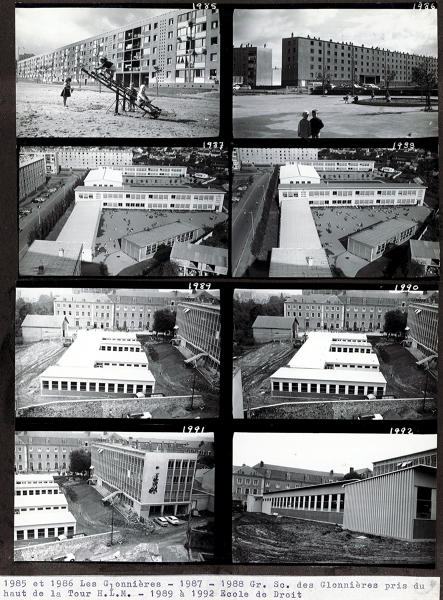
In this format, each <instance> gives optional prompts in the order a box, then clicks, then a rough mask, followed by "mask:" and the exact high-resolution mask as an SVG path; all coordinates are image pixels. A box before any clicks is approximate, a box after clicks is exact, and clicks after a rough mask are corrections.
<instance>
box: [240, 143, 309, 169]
mask: <svg viewBox="0 0 443 600" xmlns="http://www.w3.org/2000/svg"><path fill="white" fill-rule="evenodd" d="M235 150H236V157H237V160H238V165H239V168H240V167H241V166H242V165H245V166H246V165H284V164H285V163H287V162H291V161H302V160H318V148H236V149H235Z"/></svg>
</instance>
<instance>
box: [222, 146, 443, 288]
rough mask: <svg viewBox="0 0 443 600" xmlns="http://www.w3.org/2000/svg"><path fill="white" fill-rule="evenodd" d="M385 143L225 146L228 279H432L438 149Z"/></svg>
mask: <svg viewBox="0 0 443 600" xmlns="http://www.w3.org/2000/svg"><path fill="white" fill-rule="evenodd" d="M405 146H406V148H405V149H393V148H368V147H362V148H279V147H274V148H251V147H250V148H246V147H238V148H234V151H233V186H232V221H231V228H232V236H231V239H232V272H233V276H235V277H322V278H328V277H329V278H331V277H335V278H346V277H352V278H377V279H384V278H386V279H395V278H400V279H401V278H404V277H406V278H411V277H438V276H439V275H440V244H439V196H438V186H439V176H438V175H439V174H438V154H437V152H433V151H431V150H429V149H425V148H421V147H416V146H415V145H414V143H412V142H411V143H410V144H409V143H406V144H405Z"/></svg>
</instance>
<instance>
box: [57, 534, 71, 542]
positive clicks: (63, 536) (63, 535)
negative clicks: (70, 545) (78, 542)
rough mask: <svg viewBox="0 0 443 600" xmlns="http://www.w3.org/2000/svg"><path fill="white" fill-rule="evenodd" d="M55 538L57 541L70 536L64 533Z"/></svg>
mask: <svg viewBox="0 0 443 600" xmlns="http://www.w3.org/2000/svg"><path fill="white" fill-rule="evenodd" d="M55 539H56V541H57V542H64V541H65V540H67V539H68V536H67V535H65V534H64V533H62V534H61V535H58V536H57V537H56V538H55Z"/></svg>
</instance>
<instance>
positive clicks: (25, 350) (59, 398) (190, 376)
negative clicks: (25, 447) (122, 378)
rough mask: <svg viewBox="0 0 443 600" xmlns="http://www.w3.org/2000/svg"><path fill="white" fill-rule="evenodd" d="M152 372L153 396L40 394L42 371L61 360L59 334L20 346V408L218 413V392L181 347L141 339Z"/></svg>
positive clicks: (33, 412) (112, 413)
mask: <svg viewBox="0 0 443 600" xmlns="http://www.w3.org/2000/svg"><path fill="white" fill-rule="evenodd" d="M142 345H143V348H144V349H145V352H146V354H147V356H148V357H149V368H150V370H151V372H152V374H153V375H154V378H155V382H156V386H155V395H154V396H151V397H141V398H140V397H137V396H136V394H132V397H131V396H128V395H121V396H119V395H116V394H114V396H115V397H108V398H103V397H98V396H96V397H94V394H93V393H90V394H88V397H87V398H85V397H80V396H78V397H77V396H74V397H72V396H71V397H69V396H67V395H66V394H60V395H50V396H48V395H42V394H41V391H40V375H41V373H43V371H44V370H45V369H46V368H48V367H50V366H51V365H54V364H55V363H57V362H58V361H59V360H60V359H61V358H62V357H63V355H64V354H65V352H66V349H67V348H66V347H65V346H64V345H63V342H62V341H61V340H59V339H52V340H41V341H37V342H34V343H31V344H23V345H17V346H16V372H15V381H16V392H15V394H16V411H17V414H18V415H20V416H27V417H31V416H32V417H42V416H46V417H68V416H70V417H74V416H75V417H79V418H81V417H85V418H93V417H94V418H107V417H115V418H122V417H123V418H125V417H127V416H128V415H129V416H131V415H140V416H141V415H143V414H149V415H150V416H151V417H152V418H195V417H196V416H200V415H201V416H203V415H204V416H205V417H214V416H216V415H217V414H218V391H217V388H214V386H213V385H212V384H210V383H209V382H208V381H206V379H205V378H204V377H203V376H202V374H201V373H199V372H198V370H196V369H192V368H190V366H188V367H187V366H186V365H185V361H184V359H183V356H182V355H181V354H180V353H179V351H178V349H177V348H176V347H174V346H173V345H171V344H170V343H167V342H164V341H163V340H162V339H159V340H158V341H155V340H150V341H149V342H147V341H144V342H143V344H142Z"/></svg>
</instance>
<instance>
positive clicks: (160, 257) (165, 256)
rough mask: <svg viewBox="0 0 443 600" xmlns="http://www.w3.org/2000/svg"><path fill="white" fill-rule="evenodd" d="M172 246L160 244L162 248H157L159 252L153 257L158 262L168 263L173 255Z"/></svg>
mask: <svg viewBox="0 0 443 600" xmlns="http://www.w3.org/2000/svg"><path fill="white" fill-rule="evenodd" d="M171 250H172V248H171V246H166V245H165V244H160V246H159V247H158V248H157V252H156V253H155V254H154V256H153V257H152V258H153V259H154V260H156V261H157V262H166V261H167V260H169V257H170V255H171Z"/></svg>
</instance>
